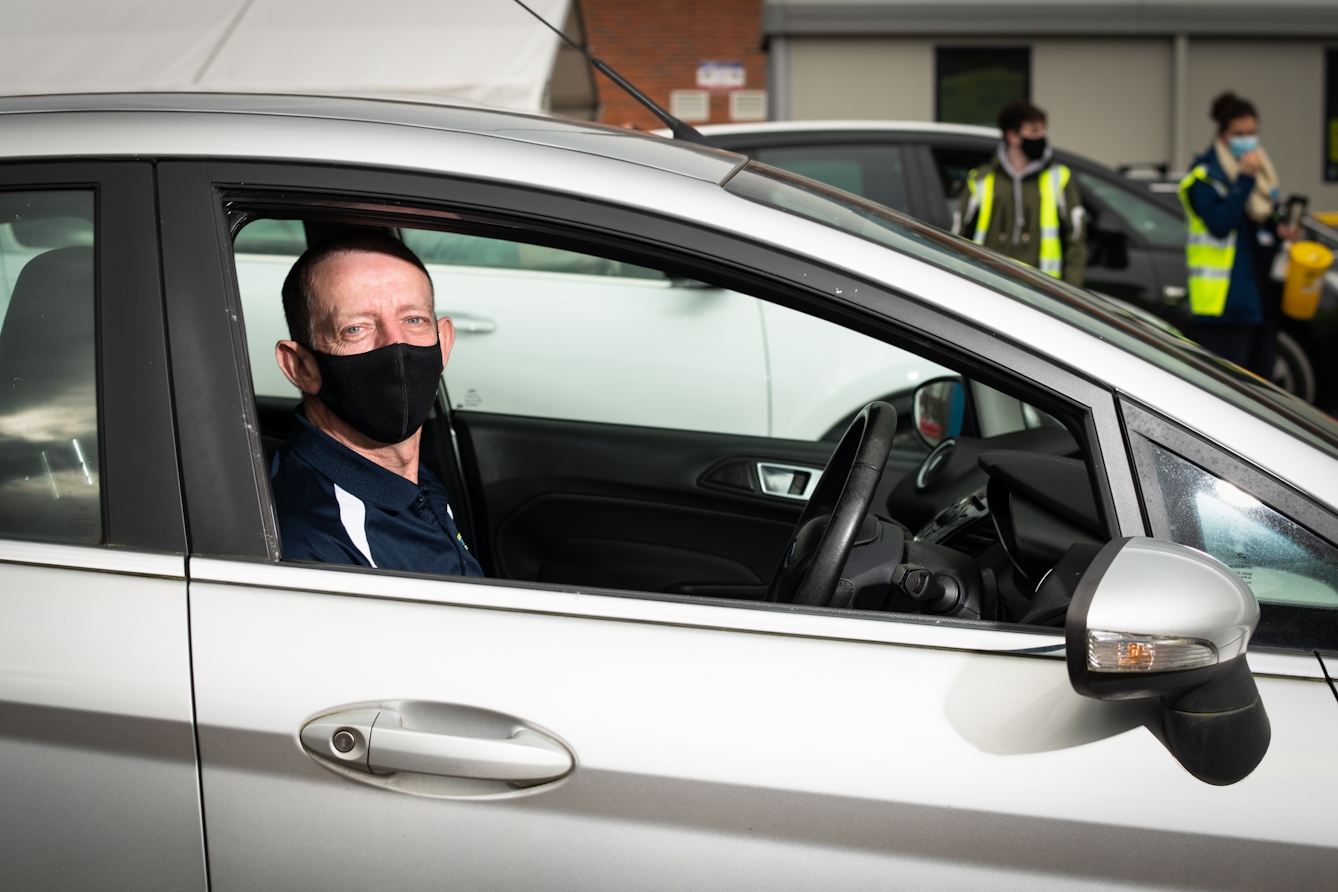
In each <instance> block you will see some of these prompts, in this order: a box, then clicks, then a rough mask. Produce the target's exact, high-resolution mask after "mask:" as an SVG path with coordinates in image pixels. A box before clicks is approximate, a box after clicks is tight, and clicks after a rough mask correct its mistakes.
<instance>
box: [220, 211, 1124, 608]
mask: <svg viewBox="0 0 1338 892" xmlns="http://www.w3.org/2000/svg"><path fill="white" fill-rule="evenodd" d="M283 213H284V215H285V216H289V217H290V218H288V219H280V218H279V212H273V215H272V216H271V215H261V214H258V213H256V212H251V214H250V216H245V217H242V218H240V219H237V220H235V221H234V238H235V242H234V256H235V259H236V269H237V277H238V289H239V294H240V299H241V307H242V311H243V317H244V323H245V326H246V339H247V342H248V346H249V354H250V356H249V359H250V365H251V369H252V378H253V382H254V392H255V405H256V413H257V418H258V420H259V422H260V429H261V431H260V432H261V439H262V444H263V447H264V450H265V454H266V460H267V462H271V463H272V461H273V459H274V456H275V453H276V451H277V450H278V449H279V447H280V446H281V445H282V443H283V441H284V439H285V438H286V437H287V435H288V432H289V430H290V429H291V427H292V423H293V415H294V412H295V411H296V410H297V409H298V406H299V399H298V394H297V391H296V390H295V389H293V388H292V387H291V386H290V385H288V384H287V382H286V381H285V380H283V379H282V378H281V377H279V376H278V370H277V367H275V360H274V358H273V349H274V347H273V345H274V343H275V342H276V341H277V340H279V339H282V338H287V337H288V334H287V330H286V326H285V324H284V323H283V316H282V309H281V300H280V293H279V290H280V287H281V284H282V281H283V277H284V276H285V275H286V273H287V270H288V268H289V267H290V266H291V265H292V263H293V262H294V261H295V260H296V258H297V256H298V255H299V254H300V253H301V251H302V250H304V249H305V247H306V246H307V245H308V244H309V243H312V242H314V241H315V240H317V239H319V238H321V237H322V236H323V235H325V234H327V233H329V232H332V231H335V230H337V229H339V228H342V227H344V226H347V225H350V223H349V222H345V221H341V220H339V219H337V218H330V217H329V216H328V212H322V213H324V214H325V216H321V217H315V218H308V219H292V218H291V215H293V211H292V210H291V209H290V210H288V211H286V212H283ZM386 228H388V229H390V230H391V231H393V232H394V233H395V234H396V235H397V236H398V237H400V238H401V239H402V240H404V241H405V243H406V244H408V245H409V246H410V247H412V248H414V250H415V251H416V252H417V253H418V254H419V256H420V257H421V258H422V259H423V260H424V261H425V263H426V264H427V266H428V269H429V272H430V274H431V276H432V278H433V280H434V283H435V288H436V293H437V297H436V299H437V308H438V312H439V313H446V314H448V315H451V316H452V318H453V319H455V322H456V329H457V341H456V347H455V352H453V353H452V356H451V360H450V363H449V364H448V365H447V368H446V371H445V373H444V375H443V380H442V384H441V390H440V394H439V399H438V404H437V407H436V408H435V410H434V411H433V413H432V415H431V416H430V418H429V419H428V421H427V423H426V425H425V426H424V429H423V440H422V461H423V462H425V464H426V465H427V466H428V467H429V468H430V469H431V470H432V471H433V472H434V473H436V474H437V475H438V477H439V478H440V479H441V480H442V481H443V482H445V484H446V486H447V489H448V490H449V492H450V494H451V500H452V505H453V509H454V514H455V518H456V522H457V524H458V525H459V527H460V529H461V532H462V534H463V535H464V537H465V540H466V542H467V543H468V544H469V546H470V548H471V550H472V551H473V553H474V554H475V556H476V557H477V558H478V560H479V561H480V564H481V565H482V567H483V568H484V571H485V573H486V574H487V575H488V576H489V577H493V578H498V579H506V580H512V581H516V582H520V583H541V584H549V585H559V586H563V587H568V586H579V587H581V589H582V590H588V589H592V588H593V589H612V590H619V591H629V590H630V591H635V592H639V593H650V594H653V595H655V596H659V597H670V598H680V599H681V598H694V599H696V598H714V599H721V598H723V599H731V600H735V601H737V600H752V601H773V602H781V603H791V604H798V605H807V606H811V607H824V608H832V609H847V610H857V611H878V612H895V613H901V614H913V615H922V616H928V617H949V618H957V619H962V620H984V621H988V622H1007V623H1024V624H1029V625H1041V626H1046V625H1049V626H1062V625H1063V622H1064V614H1065V610H1066V608H1067V604H1068V601H1069V599H1070V598H1071V597H1072V594H1073V591H1074V587H1075V586H1076V583H1077V579H1078V577H1079V576H1081V574H1082V571H1083V569H1085V567H1086V566H1087V563H1089V562H1090V560H1091V559H1092V557H1094V555H1095V553H1096V551H1097V550H1098V549H1099V547H1100V546H1101V545H1102V544H1103V543H1104V542H1105V541H1106V540H1107V539H1108V538H1109V534H1108V531H1107V530H1106V527H1105V523H1104V522H1103V520H1102V512H1101V511H1100V510H1098V503H1097V498H1096V496H1095V495H1094V488H1093V475H1092V472H1091V469H1090V468H1089V465H1088V463H1087V461H1085V459H1084V452H1085V445H1084V434H1083V431H1084V428H1083V420H1082V418H1081V417H1074V416H1073V410H1072V408H1071V407H1070V408H1066V407H1065V405H1064V404H1060V403H1058V402H1055V401H1054V398H1053V397H1050V402H1052V403H1054V404H1053V405H1049V404H1048V403H1046V395H1045V394H1031V393H1027V394H1025V399H1023V398H1020V396H1021V395H1022V392H1021V391H1019V389H1018V385H1017V384H1016V383H1015V382H1009V381H1004V380H994V379H990V380H988V381H986V380H983V379H980V377H979V375H977V376H968V375H962V374H959V373H957V372H955V371H954V370H953V369H952V368H951V367H950V366H944V365H938V364H936V363H935V362H932V361H930V360H928V359H924V358H923V357H920V356H918V355H916V354H915V353H914V352H913V351H908V350H904V349H901V348H899V347H896V346H894V345H891V344H888V343H886V342H884V341H881V340H878V339H874V338H872V337H870V336H868V335H865V334H862V333H859V332H854V331H850V330H847V329H844V328H840V327H838V326H836V324H835V323H832V322H828V321H826V320H822V319H818V318H816V317H815V316H811V315H808V314H802V313H800V312H798V311H796V310H791V309H787V308H784V307H779V306H775V305H773V304H772V303H771V302H769V301H767V299H766V296H765V295H763V294H760V293H759V294H758V295H742V294H739V293H738V292H731V291H727V290H726V289H720V288H715V287H713V286H711V285H710V284H709V283H707V282H705V281H701V280H699V279H697V278H695V277H694V276H692V275H690V274H688V273H685V272H684V271H682V270H669V269H657V268H654V267H652V266H640V265H637V264H635V263H628V262H626V261H623V260H618V259H611V258H608V257H604V256H598V255H595V254H583V253H580V252H575V251H571V250H568V249H565V248H564V249H558V248H553V247H548V246H545V245H542V244H538V243H534V244H530V243H522V242H511V241H505V240H501V239H496V238H491V237H481V236H476V235H470V234H464V233H459V232H450V231H446V230H441V231H435V230H434V231H429V230H423V229H409V228H398V227H393V226H390V227H386ZM475 289H477V290H475ZM563 289H566V290H565V291H564V290H563ZM601 289H604V291H601ZM566 295H575V297H571V298H568V297H567V296H566ZM573 301H574V302H573ZM598 301H605V302H604V303H599V302H598ZM637 301H644V302H646V305H647V306H649V307H651V309H650V310H646V311H645V312H642V311H641V310H637V309H636V308H635V307H632V308H631V309H629V307H631V305H633V304H636V303H637ZM740 301H743V303H740ZM739 307H742V308H743V309H742V311H739V312H736V310H739ZM618 313H625V315H623V316H622V317H617V314H618ZM615 317H617V318H615ZM685 320H686V321H685ZM759 320H760V329H761V334H760V335H758V326H759ZM675 326H677V327H675ZM731 326H734V327H733V328H731ZM708 328H709V329H710V330H709V331H708V330H707V329H708ZM665 332H667V334H665ZM759 337H760V339H761V341H762V344H763V349H761V350H758V351H754V350H752V348H751V346H750V345H751V344H752V341H753V339H756V338H759ZM657 338H658V340H657ZM722 338H723V339H722ZM508 339H509V340H508ZM852 339H858V341H856V340H852ZM754 354H755V355H756V356H757V357H760V358H759V359H757V364H756V365H754V364H753V362H752V358H753V357H754ZM908 370H909V371H908ZM501 379H506V380H501ZM499 394H500V395H499ZM1033 403H1034V404H1035V405H1033ZM1039 405H1047V406H1048V408H1049V409H1050V410H1051V412H1052V413H1053V414H1050V413H1048V412H1046V411H1043V410H1042V409H1040V408H1038V406H1039ZM1066 413H1067V414H1066ZM787 419H788V420H787ZM787 425H788V426H787ZM1056 570H1057V571H1059V572H1054V571H1056Z"/></svg>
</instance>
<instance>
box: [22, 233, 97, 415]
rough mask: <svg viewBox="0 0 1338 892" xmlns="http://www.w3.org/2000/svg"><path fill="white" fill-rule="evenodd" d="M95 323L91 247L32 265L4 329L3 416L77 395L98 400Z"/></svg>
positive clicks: (58, 252)
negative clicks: (95, 384) (95, 385)
mask: <svg viewBox="0 0 1338 892" xmlns="http://www.w3.org/2000/svg"><path fill="white" fill-rule="evenodd" d="M94 321H95V313H94V309H93V249H92V248H90V247H84V246H78V247H72V248H57V249H56V250H54V251H47V252H46V253H45V254H40V255H38V256H37V257H34V258H33V259H32V260H30V261H28V263H27V264H26V265H25V266H24V267H23V272H21V273H20V274H19V279H18V281H17V282H15V283H14V293H13V296H12V297H11V298H10V301H9V309H8V310H7V311H6V312H5V319H4V323H3V325H0V414H3V415H10V414H13V413H15V412H19V411H22V410H24V409H27V408H29V407H33V406H38V405H43V404H48V405H49V404H54V403H65V402H68V401H69V400H70V399H71V397H74V396H75V394H76V393H79V392H82V394H83V395H84V396H87V395H89V394H91V395H92V396H93V397H94V399H96V391H95V388H94V383H95V381H96V363H97V348H96V331H95V325H94ZM81 402H82V400H81Z"/></svg>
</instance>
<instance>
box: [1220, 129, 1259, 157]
mask: <svg viewBox="0 0 1338 892" xmlns="http://www.w3.org/2000/svg"><path fill="white" fill-rule="evenodd" d="M1227 148H1229V149H1231V157H1233V158H1235V159H1236V160H1237V161H1239V160H1240V159H1241V157H1242V156H1243V155H1244V154H1245V153H1246V152H1253V151H1254V150H1255V149H1257V148H1259V135H1258V134H1257V133H1251V134H1250V135H1249V136H1233V137H1231V139H1230V140H1228V141H1227Z"/></svg>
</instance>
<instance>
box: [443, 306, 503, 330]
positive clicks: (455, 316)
mask: <svg viewBox="0 0 1338 892" xmlns="http://www.w3.org/2000/svg"><path fill="white" fill-rule="evenodd" d="M442 315H443V316H449V317H451V323H452V324H454V325H455V333H456V334H458V335H461V334H491V333H492V332H494V331H496V330H497V322H496V321H495V320H493V319H489V318H488V317H487V316H475V315H474V314H473V313H453V312H451V311H450V310H446V311H444V312H443V313H442Z"/></svg>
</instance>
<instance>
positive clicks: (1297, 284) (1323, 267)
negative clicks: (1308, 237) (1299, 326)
mask: <svg viewBox="0 0 1338 892" xmlns="http://www.w3.org/2000/svg"><path fill="white" fill-rule="evenodd" d="M1291 255H1292V257H1291V260H1292V262H1291V265H1290V266H1289V267H1288V268H1287V284H1286V285H1284V286H1283V288H1282V312H1284V313H1286V314H1287V315H1288V316H1290V317H1292V318H1293V319H1313V318H1314V316H1315V311H1316V310H1318V309H1319V294H1320V292H1321V291H1323V290H1324V274H1325V273H1326V272H1328V271H1329V267H1330V266H1332V265H1333V252H1332V251H1330V250H1329V249H1328V248H1326V247H1324V246H1323V245H1321V244H1320V243H1319V242H1297V243H1296V244H1294V245H1292V251H1291Z"/></svg>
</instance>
